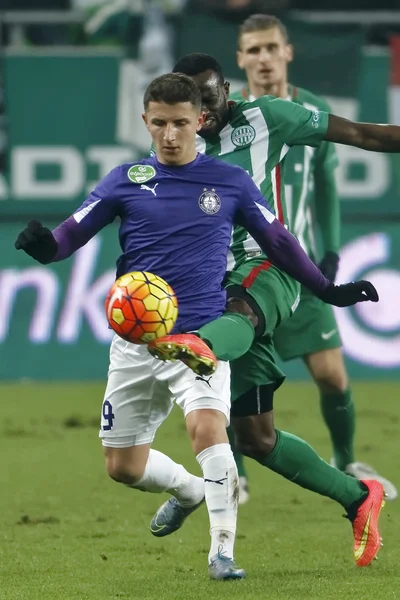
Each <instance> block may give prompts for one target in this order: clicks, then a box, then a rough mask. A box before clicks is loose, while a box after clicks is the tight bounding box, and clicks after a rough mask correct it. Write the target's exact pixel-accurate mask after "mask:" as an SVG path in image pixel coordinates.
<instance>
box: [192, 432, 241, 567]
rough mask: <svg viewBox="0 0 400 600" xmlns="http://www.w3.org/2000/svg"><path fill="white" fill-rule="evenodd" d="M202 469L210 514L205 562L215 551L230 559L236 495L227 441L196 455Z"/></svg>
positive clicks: (235, 518) (236, 508) (236, 487)
mask: <svg viewBox="0 0 400 600" xmlns="http://www.w3.org/2000/svg"><path fill="white" fill-rule="evenodd" d="M196 459H197V461H198V463H199V465H200V466H201V468H202V471H203V475H204V483H205V496H206V504H207V509H208V514H209V517H210V535H211V548H210V553H209V555H208V562H210V559H211V557H212V556H214V555H215V554H217V553H218V552H220V553H224V554H225V556H227V557H229V558H233V548H234V544H235V534H236V520H237V510H238V497H239V477H238V472H237V467H236V463H235V459H234V458H233V454H232V450H231V447H230V445H229V444H216V445H215V446H211V447H210V448H206V449H205V450H203V451H202V452H200V454H198V455H197V456H196Z"/></svg>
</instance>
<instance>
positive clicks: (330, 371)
mask: <svg viewBox="0 0 400 600" xmlns="http://www.w3.org/2000/svg"><path fill="white" fill-rule="evenodd" d="M314 380H315V383H316V384H317V385H318V387H319V389H320V390H321V392H322V393H323V394H342V393H343V392H345V391H346V390H347V388H348V386H349V380H348V377H347V372H346V370H345V368H340V366H339V367H337V366H336V365H334V364H332V365H330V366H328V367H326V368H324V369H323V370H320V371H318V372H317V373H315V375H314Z"/></svg>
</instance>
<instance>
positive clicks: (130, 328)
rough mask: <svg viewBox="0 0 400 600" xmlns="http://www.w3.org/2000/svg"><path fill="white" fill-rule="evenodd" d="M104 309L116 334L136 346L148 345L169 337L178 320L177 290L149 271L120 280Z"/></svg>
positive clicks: (124, 276) (123, 277) (108, 297)
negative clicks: (153, 341)
mask: <svg viewBox="0 0 400 600" xmlns="http://www.w3.org/2000/svg"><path fill="white" fill-rule="evenodd" d="M104 306H105V310H106V315H107V320H108V323H109V324H110V326H111V327H112V329H113V330H114V331H115V333H117V334H118V335H119V336H120V337H122V338H123V339H124V340H126V341H128V342H132V343H134V344H147V343H148V342H150V341H151V340H153V339H155V338H159V337H162V336H163V335H167V334H168V333H169V332H170V331H171V329H172V328H173V326H174V324H175V322H176V319H177V318H178V300H177V297H176V296H175V293H174V291H173V289H172V288H171V287H170V286H169V285H168V283H167V282H166V281H164V279H162V278H161V277H158V276H157V275H154V274H153V273H148V272H146V271H134V272H133V273H127V274H126V275H122V277H120V278H119V279H117V280H116V281H115V283H114V284H113V285H112V287H111V289H110V291H109V293H108V295H107V298H106V301H105V305H104Z"/></svg>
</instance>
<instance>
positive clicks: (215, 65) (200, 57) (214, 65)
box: [173, 52, 225, 84]
mask: <svg viewBox="0 0 400 600" xmlns="http://www.w3.org/2000/svg"><path fill="white" fill-rule="evenodd" d="M204 71H213V72H214V73H216V74H217V75H218V79H219V81H220V83H222V84H223V83H224V81H225V78H224V74H223V72H222V67H221V65H220V64H219V62H218V61H217V60H216V59H215V58H214V57H213V56H211V55H210V54H203V53H202V52H194V53H193V54H186V55H185V56H183V57H182V58H180V59H179V60H178V62H177V63H176V65H175V66H174V68H173V72H174V73H184V74H185V75H199V73H204Z"/></svg>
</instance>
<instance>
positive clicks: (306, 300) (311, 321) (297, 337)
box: [274, 288, 342, 361]
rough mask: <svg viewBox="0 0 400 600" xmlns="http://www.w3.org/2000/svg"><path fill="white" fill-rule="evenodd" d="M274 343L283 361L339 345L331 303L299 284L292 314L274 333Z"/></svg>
mask: <svg viewBox="0 0 400 600" xmlns="http://www.w3.org/2000/svg"><path fill="white" fill-rule="evenodd" d="M274 345H275V349H276V352H277V354H278V355H279V357H280V358H281V359H282V360H284V361H287V360H291V359H293V358H300V357H302V356H305V355H307V354H314V353H316V352H321V351H322V350H332V349H333V348H340V347H341V345H342V342H341V339H340V335H339V330H338V325H337V322H336V319H335V315H334V313H333V309H332V306H331V305H330V304H326V303H325V302H322V300H320V299H319V298H317V297H316V296H314V295H313V294H312V293H311V292H310V291H309V290H307V289H305V288H302V290H301V296H300V304H299V306H298V307H297V309H296V311H295V313H294V315H293V316H292V317H291V318H290V319H287V320H286V321H285V322H284V323H282V325H280V327H278V329H277V330H276V331H275V333H274Z"/></svg>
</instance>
